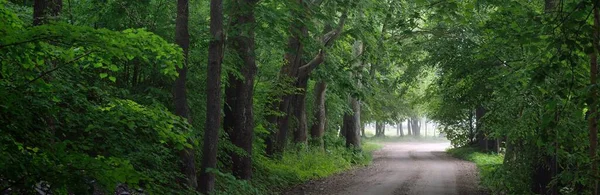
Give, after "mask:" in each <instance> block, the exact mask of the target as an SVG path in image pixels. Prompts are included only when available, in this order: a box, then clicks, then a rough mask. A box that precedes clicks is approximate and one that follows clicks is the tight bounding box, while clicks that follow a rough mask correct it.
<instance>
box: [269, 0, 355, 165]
mask: <svg viewBox="0 0 600 195" xmlns="http://www.w3.org/2000/svg"><path fill="white" fill-rule="evenodd" d="M293 3H295V4H297V5H295V6H298V7H300V8H301V9H293V10H292V16H294V17H293V18H294V20H293V21H292V23H291V26H290V32H291V35H290V37H289V38H288V46H287V52H286V54H285V56H284V58H285V62H286V63H285V64H284V66H283V67H282V68H281V70H280V76H281V78H280V81H279V82H282V81H283V80H286V79H289V78H291V79H292V80H293V82H292V85H293V87H295V88H298V89H301V90H300V91H301V93H300V94H293V95H284V96H283V97H275V98H276V99H277V98H278V99H281V102H280V103H279V105H278V108H277V109H275V110H277V111H279V112H281V113H284V115H283V116H270V117H268V122H269V123H271V124H275V123H276V124H277V130H276V132H274V133H275V136H271V137H270V138H269V139H275V140H267V145H268V146H267V154H269V155H272V154H274V153H277V154H280V153H281V152H283V150H284V148H285V144H286V143H287V134H288V130H289V129H290V117H291V116H293V117H295V119H292V120H295V121H297V122H296V123H293V124H292V125H293V126H292V127H291V128H292V131H293V132H294V141H295V142H306V134H307V132H306V131H307V124H306V121H307V120H306V106H305V99H306V93H305V91H306V84H307V82H308V76H309V75H310V73H311V72H312V71H313V70H314V69H315V68H316V67H317V66H319V65H320V64H321V63H323V61H324V58H325V51H323V50H320V51H319V52H318V54H317V55H316V56H315V57H314V58H313V59H312V60H311V61H310V62H308V63H306V64H304V63H302V53H303V52H304V46H303V44H302V42H301V40H302V39H304V38H305V37H307V36H308V30H307V27H306V25H305V24H304V22H305V21H306V20H305V19H306V16H305V10H306V9H307V7H306V4H305V3H304V1H303V0H296V1H293ZM347 17H348V16H347V14H346V13H344V14H342V17H341V18H340V21H339V22H338V26H337V28H335V29H333V30H332V31H330V32H328V33H326V34H324V35H323V36H322V37H321V40H320V41H321V44H322V45H323V46H324V47H326V48H328V47H331V45H332V44H333V42H334V41H335V39H337V37H339V34H340V32H341V31H342V29H343V27H344V24H345V21H346V18H347ZM273 106H275V105H273ZM269 145H272V146H269Z"/></svg>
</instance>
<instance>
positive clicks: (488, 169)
mask: <svg viewBox="0 0 600 195" xmlns="http://www.w3.org/2000/svg"><path fill="white" fill-rule="evenodd" d="M447 152H448V153H449V154H450V155H452V156H454V157H457V158H460V159H464V160H468V161H471V162H474V163H475V164H476V165H477V168H479V177H480V178H481V183H480V185H481V186H482V187H484V188H486V189H489V190H491V191H492V192H493V193H500V192H502V189H510V188H514V185H522V184H518V183H516V182H513V183H504V182H505V181H507V180H504V179H505V178H506V177H503V176H502V171H500V169H502V161H503V160H504V156H503V155H501V154H486V153H483V152H480V150H479V149H477V148H473V147H462V148H452V149H449V150H448V151H447ZM513 181H514V180H513ZM510 192H511V193H516V192H518V191H510ZM521 192H522V191H521Z"/></svg>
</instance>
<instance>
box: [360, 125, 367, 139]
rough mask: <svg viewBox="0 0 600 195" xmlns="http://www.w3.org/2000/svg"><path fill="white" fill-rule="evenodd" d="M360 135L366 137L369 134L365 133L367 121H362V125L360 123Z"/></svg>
mask: <svg viewBox="0 0 600 195" xmlns="http://www.w3.org/2000/svg"><path fill="white" fill-rule="evenodd" d="M360 136H361V137H365V138H366V137H367V135H366V134H365V123H363V122H361V125H360Z"/></svg>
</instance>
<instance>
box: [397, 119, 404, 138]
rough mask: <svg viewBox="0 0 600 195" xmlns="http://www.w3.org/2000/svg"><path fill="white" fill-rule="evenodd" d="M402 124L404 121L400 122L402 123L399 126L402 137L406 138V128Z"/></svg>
mask: <svg viewBox="0 0 600 195" xmlns="http://www.w3.org/2000/svg"><path fill="white" fill-rule="evenodd" d="M402 123H404V121H400V123H399V124H398V128H400V129H399V130H400V136H401V137H404V129H403V128H404V127H402Z"/></svg>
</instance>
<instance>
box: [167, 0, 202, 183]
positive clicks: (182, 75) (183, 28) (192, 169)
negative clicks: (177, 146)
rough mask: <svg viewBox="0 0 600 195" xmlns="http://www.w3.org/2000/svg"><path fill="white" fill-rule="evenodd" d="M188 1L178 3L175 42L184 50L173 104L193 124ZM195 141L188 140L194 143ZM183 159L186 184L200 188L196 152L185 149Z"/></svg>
mask: <svg viewBox="0 0 600 195" xmlns="http://www.w3.org/2000/svg"><path fill="white" fill-rule="evenodd" d="M188 5H189V2H188V0H178V1H177V18H176V19H175V42H176V43H177V45H179V47H181V49H182V50H183V66H182V67H181V68H177V73H179V77H177V79H176V80H175V83H174V84H173V104H174V105H175V114H176V115H177V116H180V117H182V118H185V119H187V121H188V122H189V123H190V124H191V123H192V117H191V116H190V112H189V110H190V108H189V105H188V102H187V95H186V93H187V87H186V75H187V69H188V62H189V57H188V55H189V48H190V34H189V28H188V23H189V19H188V18H189V9H188V7H189V6H188ZM192 141H193V140H188V142H192ZM179 157H180V158H181V162H182V164H181V172H182V173H183V175H185V179H184V180H185V181H184V183H185V184H187V186H188V187H190V188H192V189H196V188H197V187H198V181H197V176H196V155H195V150H194V149H191V148H186V149H183V150H182V151H180V152H179Z"/></svg>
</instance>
